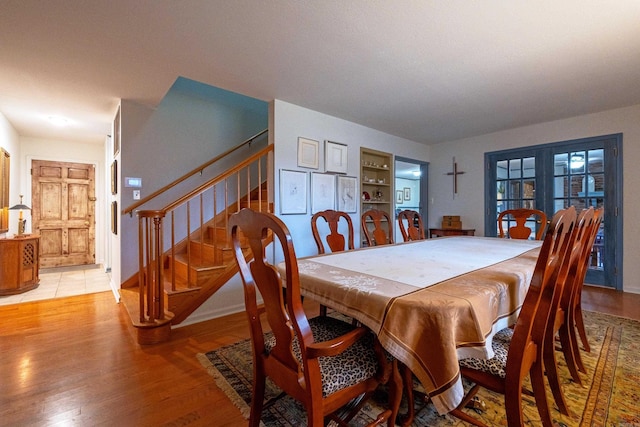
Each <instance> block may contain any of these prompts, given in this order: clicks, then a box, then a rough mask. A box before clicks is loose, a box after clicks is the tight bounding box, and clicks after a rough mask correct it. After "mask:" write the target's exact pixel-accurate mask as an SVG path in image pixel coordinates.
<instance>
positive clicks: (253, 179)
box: [127, 145, 274, 325]
mask: <svg viewBox="0 0 640 427" xmlns="http://www.w3.org/2000/svg"><path fill="white" fill-rule="evenodd" d="M273 150H274V146H273V145H267V146H266V147H265V148H263V149H261V150H260V151H258V152H256V153H254V154H252V155H251V156H248V157H247V158H246V159H244V160H242V161H240V162H239V163H237V164H235V165H233V166H231V167H229V168H228V169H227V170H225V171H224V172H222V173H220V174H218V175H217V176H215V177H214V178H211V179H209V180H208V181H207V182H205V183H203V184H201V185H198V186H197V187H196V188H194V189H193V190H191V191H189V192H188V193H186V194H184V195H182V196H180V197H178V198H176V199H175V200H174V201H172V202H170V203H168V204H167V205H165V206H164V207H163V208H161V209H156V210H140V209H139V210H136V215H137V217H138V234H139V235H138V245H139V247H138V262H139V272H138V285H139V291H140V300H139V309H140V318H139V323H140V324H141V325H149V324H158V323H162V322H166V321H167V316H169V319H171V317H173V312H171V311H170V310H169V312H167V313H165V305H164V297H165V291H168V292H171V293H174V294H175V293H177V292H178V293H179V292H182V291H184V290H185V289H186V290H189V291H193V290H199V289H200V285H201V282H199V276H200V274H202V275H203V276H205V277H207V276H206V275H207V274H209V277H210V276H211V274H213V273H206V271H213V270H214V269H219V268H221V267H222V264H223V258H224V256H223V255H221V252H220V251H225V250H228V248H229V247H230V246H229V245H228V242H227V239H226V237H223V236H228V235H229V230H228V228H229V221H228V217H229V215H231V214H232V213H233V212H237V211H239V210H240V209H241V208H242V207H245V206H247V207H251V208H253V209H256V210H260V211H270V210H271V206H272V205H271V202H273V196H271V195H270V192H271V191H272V188H273ZM208 163H210V162H208ZM169 188H171V187H170V186H168V187H165V191H166V189H169ZM263 192H264V194H263ZM128 209H129V208H128ZM128 209H127V212H129V210H128ZM165 218H166V221H165ZM206 230H212V231H211V232H210V233H205V231H206ZM223 231H224V234H223ZM205 240H206V242H207V243H206V245H205ZM211 247H213V248H214V249H213V251H212V250H211V249H210V248H211ZM205 254H206V257H205ZM205 258H206V259H205ZM178 259H179V260H178ZM233 265H234V268H237V267H236V266H235V263H234V264H233ZM177 270H179V271H180V275H181V278H180V280H181V281H180V289H177V286H176V283H178V279H177V277H176V276H177V274H176V272H177ZM199 272H203V273H199ZM234 274H235V273H234ZM229 277H231V276H229ZM209 295H210V294H209ZM177 321H178V322H179V321H180V320H177Z"/></svg>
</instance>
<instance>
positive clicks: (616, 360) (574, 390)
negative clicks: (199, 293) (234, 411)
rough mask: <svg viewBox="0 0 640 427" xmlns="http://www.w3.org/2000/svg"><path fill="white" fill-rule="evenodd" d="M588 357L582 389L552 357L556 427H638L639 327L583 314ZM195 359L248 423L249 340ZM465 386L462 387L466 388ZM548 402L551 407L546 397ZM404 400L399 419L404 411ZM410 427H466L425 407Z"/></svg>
mask: <svg viewBox="0 0 640 427" xmlns="http://www.w3.org/2000/svg"><path fill="white" fill-rule="evenodd" d="M584 314H585V323H586V328H587V333H588V336H589V343H590V344H591V353H585V352H583V353H582V357H583V361H584V363H585V365H586V368H587V372H588V374H587V375H584V374H583V375H582V380H583V386H579V385H578V384H576V383H574V382H573V381H572V380H570V378H571V376H570V374H569V372H568V370H567V369H566V365H565V363H564V358H563V356H562V354H561V353H558V354H557V360H558V365H559V369H560V378H563V379H564V384H563V390H564V394H565V398H566V400H567V403H568V405H569V407H570V409H571V411H572V413H573V416H572V417H568V416H566V415H562V414H561V413H560V412H559V411H558V410H557V409H555V405H552V409H553V413H552V417H553V418H554V421H555V422H556V423H557V425H559V426H563V427H573V426H576V427H582V426H620V427H631V426H636V427H638V426H640V322H637V321H634V320H630V319H625V318H621V317H615V316H609V315H606V314H602V313H595V312H584ZM197 357H198V359H199V360H200V362H201V363H202V365H203V366H205V367H206V368H207V370H208V371H209V373H210V374H211V375H212V376H213V377H214V379H215V382H216V384H217V385H218V387H220V388H221V389H222V390H223V391H224V392H225V394H226V395H227V396H228V397H229V399H231V401H232V402H233V403H234V404H235V405H236V406H237V407H238V408H239V409H240V411H241V412H242V414H243V415H244V416H245V417H246V418H248V416H249V412H250V403H251V388H252V367H251V365H252V360H251V343H250V341H249V340H245V341H240V342H238V343H235V344H232V345H229V346H226V347H222V348H219V349H217V350H214V351H211V352H208V353H206V354H198V355H197ZM468 386H469V385H468V384H466V387H468ZM280 393H281V391H280V390H279V389H278V388H277V387H276V386H275V385H274V384H273V383H271V382H270V381H267V389H266V396H265V397H266V400H269V399H271V398H273V397H275V396H278V395H279V394H280ZM479 397H480V398H481V399H482V400H484V401H485V403H486V406H487V409H486V411H484V412H483V413H475V412H473V411H472V415H473V416H474V417H476V418H478V419H480V420H482V421H483V422H485V423H486V424H488V425H491V426H506V425H507V422H506V416H505V413H504V397H503V396H502V395H500V394H496V393H493V392H490V391H488V390H485V389H481V391H480V393H479ZM547 398H548V399H549V402H550V404H551V403H552V399H553V398H552V396H551V392H550V391H548V393H547ZM385 402H386V395H385V393H384V390H381V391H380V393H379V394H377V395H375V396H374V398H373V399H372V400H371V401H370V403H369V404H367V405H365V408H364V409H363V410H362V411H361V412H360V414H359V415H358V416H357V417H356V418H355V419H354V420H352V421H351V423H350V425H352V426H363V425H366V424H367V423H368V422H370V421H372V420H373V419H375V416H376V415H377V414H378V413H380V411H381V407H382V405H384V404H385ZM404 405H405V401H404V399H403V408H401V413H403V412H405V411H406V406H404ZM416 409H417V410H418V413H417V416H416V420H415V422H414V424H413V425H414V426H420V427H423V426H424V427H427V426H428V427H433V426H436V427H438V426H466V425H467V424H465V423H464V422H462V421H460V420H458V419H456V418H453V417H451V416H449V415H444V416H440V415H438V413H437V412H436V411H435V409H434V408H433V406H432V405H430V404H429V403H427V404H422V405H420V407H419V408H418V407H416ZM523 410H524V416H525V420H526V425H530V426H537V425H539V424H540V418H539V416H538V411H537V409H536V406H535V401H534V400H533V398H532V397H531V398H530V397H529V396H524V398H523ZM262 424H263V425H264V426H266V427H280V426H300V425H306V413H305V410H304V408H303V407H302V406H301V405H300V404H299V403H297V402H296V401H295V400H293V399H291V398H290V397H288V396H285V397H282V398H280V399H277V400H276V401H275V403H274V404H273V405H272V406H270V407H269V408H268V409H265V410H264V411H263V413H262Z"/></svg>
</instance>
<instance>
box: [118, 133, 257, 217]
mask: <svg viewBox="0 0 640 427" xmlns="http://www.w3.org/2000/svg"><path fill="white" fill-rule="evenodd" d="M268 132H269V129H265V130H263V131H260V132H258V133H257V134H255V135H253V136H252V137H250V138H249V139H247V140H246V141H243V142H242V143H240V144H239V145H236V146H235V147H233V148H231V149H229V150H227V151H225V152H224V153H222V154H219V155H217V156H215V157H214V158H213V159H211V160H209V161H208V162H206V163H203V164H201V165H200V166H198V167H197V168H195V169H193V170H192V171H190V172H188V173H186V174H184V175H183V176H181V177H180V178H178V179H176V180H175V181H173V182H171V183H169V184H167V185H165V186H164V187H162V188H160V189H158V190H156V191H154V192H153V193H151V194H149V195H148V196H147V197H144V198H142V199H140V200H138V201H137V202H135V203H134V204H132V205H131V206H129V207H127V208H125V209H124V210H123V211H122V213H123V214H130V213H132V212H133V210H134V209H136V208H137V207H140V206H142V205H144V204H145V203H147V202H148V201H150V200H152V199H154V198H156V197H157V196H159V195H160V194H162V193H164V192H166V191H167V190H169V189H171V188H173V187H175V186H176V185H178V184H180V183H181V182H183V181H185V180H187V179H189V178H191V177H192V176H194V175H195V174H197V173H202V171H203V170H204V169H206V168H207V167H209V166H211V165H212V164H214V163H216V162H218V161H220V160H221V159H223V158H225V157H227V156H229V155H230V154H232V153H234V152H235V151H237V150H239V149H240V148H242V147H244V146H245V145H247V144H249V145H250V144H251V143H252V142H253V141H255V140H256V139H258V138H260V137H261V136H263V135H265V134H267V133H268Z"/></svg>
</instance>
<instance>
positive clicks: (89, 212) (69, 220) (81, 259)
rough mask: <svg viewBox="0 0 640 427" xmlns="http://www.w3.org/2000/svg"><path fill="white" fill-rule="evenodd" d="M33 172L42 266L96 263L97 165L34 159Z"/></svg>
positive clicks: (34, 213) (33, 210)
mask: <svg viewBox="0 0 640 427" xmlns="http://www.w3.org/2000/svg"><path fill="white" fill-rule="evenodd" d="M31 171H32V173H31V194H32V201H33V202H32V208H31V214H32V220H33V230H34V232H36V233H38V234H40V267H41V268H49V267H62V266H73V265H85V264H95V201H96V197H95V166H94V165H92V164H85V163H68V162H58V161H45V160H32V162H31Z"/></svg>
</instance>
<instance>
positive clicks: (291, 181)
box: [280, 169, 309, 215]
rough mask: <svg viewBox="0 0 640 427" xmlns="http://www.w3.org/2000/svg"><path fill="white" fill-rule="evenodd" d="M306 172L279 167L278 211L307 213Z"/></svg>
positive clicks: (284, 213)
mask: <svg viewBox="0 0 640 427" xmlns="http://www.w3.org/2000/svg"><path fill="white" fill-rule="evenodd" d="M308 176H309V174H308V173H307V172H301V171H292V170H286V169H280V213H281V214H283V215H286V214H306V213H307V186H308V184H307V180H308V178H307V177H308Z"/></svg>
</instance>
